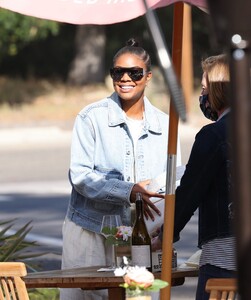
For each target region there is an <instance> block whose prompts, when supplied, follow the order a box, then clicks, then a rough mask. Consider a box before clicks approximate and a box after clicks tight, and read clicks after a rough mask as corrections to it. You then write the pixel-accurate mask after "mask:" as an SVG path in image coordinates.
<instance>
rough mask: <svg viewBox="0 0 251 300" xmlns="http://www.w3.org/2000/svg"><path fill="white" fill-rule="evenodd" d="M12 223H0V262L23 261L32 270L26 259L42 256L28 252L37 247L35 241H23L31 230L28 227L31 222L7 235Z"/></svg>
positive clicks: (11, 221)
mask: <svg viewBox="0 0 251 300" xmlns="http://www.w3.org/2000/svg"><path fill="white" fill-rule="evenodd" d="M13 221H14V220H8V221H3V222H0V262H5V261H25V264H26V265H27V266H28V267H29V268H30V269H33V266H32V264H30V263H29V262H28V261H27V259H28V258H29V259H30V258H34V257H37V256H40V255H42V254H41V253H34V252H31V251H30V248H32V247H34V246H38V244H37V243H36V242H35V241H34V242H28V241H26V240H25V237H26V236H27V234H28V233H29V232H30V230H31V229H32V227H31V226H30V224H31V222H28V223H27V224H25V225H24V226H23V227H21V228H20V229H18V230H17V231H14V232H13V233H9V232H10V230H11V228H12V227H13V225H14V223H13Z"/></svg>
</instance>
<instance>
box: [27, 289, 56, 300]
mask: <svg viewBox="0 0 251 300" xmlns="http://www.w3.org/2000/svg"><path fill="white" fill-rule="evenodd" d="M28 293H29V298H30V300H58V299H59V290H58V289H56V288H55V289H54V288H52V289H32V290H28Z"/></svg>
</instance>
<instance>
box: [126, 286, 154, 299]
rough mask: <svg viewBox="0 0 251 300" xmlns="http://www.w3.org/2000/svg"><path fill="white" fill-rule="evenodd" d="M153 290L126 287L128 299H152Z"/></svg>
mask: <svg viewBox="0 0 251 300" xmlns="http://www.w3.org/2000/svg"><path fill="white" fill-rule="evenodd" d="M151 299H152V296H151V292H149V291H145V290H140V289H136V290H129V289H126V300H151Z"/></svg>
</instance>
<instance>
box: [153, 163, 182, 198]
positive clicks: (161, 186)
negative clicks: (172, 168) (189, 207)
mask: <svg viewBox="0 0 251 300" xmlns="http://www.w3.org/2000/svg"><path fill="white" fill-rule="evenodd" d="M184 171H185V166H184V165H183V166H179V167H177V168H176V187H177V186H178V185H179V183H180V179H181V177H182V175H183V174H184ZM147 189H148V190H149V191H152V192H158V193H165V190H166V172H163V173H161V174H160V175H158V176H157V177H155V178H153V179H152V180H151V181H150V183H149V185H148V187H147Z"/></svg>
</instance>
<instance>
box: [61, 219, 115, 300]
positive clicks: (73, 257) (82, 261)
mask: <svg viewBox="0 0 251 300" xmlns="http://www.w3.org/2000/svg"><path fill="white" fill-rule="evenodd" d="M109 260H110V258H109V257H108V258H107V259H106V248H105V245H104V237H103V236H102V235H100V234H96V233H94V232H91V231H88V230H85V229H83V228H82V227H80V226H78V225H76V224H75V223H73V222H71V221H69V220H68V219H67V218H66V219H65V222H64V225H63V254H62V269H69V268H78V267H90V266H100V265H103V266H105V265H108V264H109ZM107 299H108V292H107V290H90V291H89V290H85V291H83V290H82V289H80V288H79V289H78V288H74V289H60V300H107Z"/></svg>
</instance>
